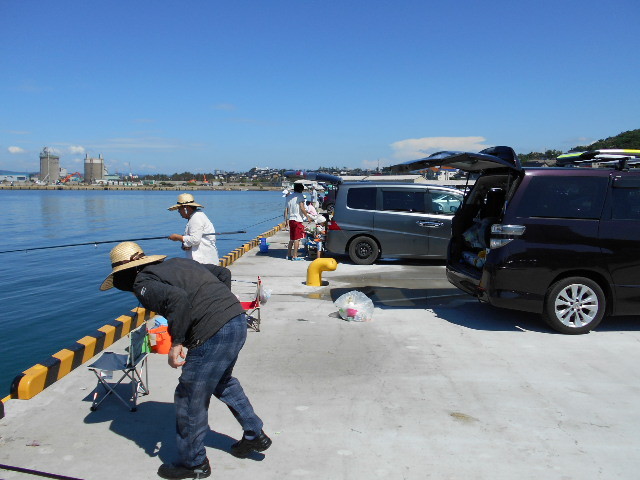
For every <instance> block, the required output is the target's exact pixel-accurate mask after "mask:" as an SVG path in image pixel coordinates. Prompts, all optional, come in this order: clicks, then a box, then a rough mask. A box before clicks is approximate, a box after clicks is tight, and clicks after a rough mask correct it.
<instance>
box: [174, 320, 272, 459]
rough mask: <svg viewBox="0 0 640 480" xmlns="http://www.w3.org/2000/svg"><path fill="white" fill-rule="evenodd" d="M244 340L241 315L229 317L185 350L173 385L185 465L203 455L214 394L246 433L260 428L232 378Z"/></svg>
mask: <svg viewBox="0 0 640 480" xmlns="http://www.w3.org/2000/svg"><path fill="white" fill-rule="evenodd" d="M246 339H247V320H246V316H245V314H244V313H243V314H240V315H238V316H237V317H234V318H232V319H231V320H229V322H227V323H226V324H225V325H224V327H222V328H221V329H220V330H219V331H218V332H217V333H216V334H215V335H214V336H213V337H211V338H210V339H209V340H207V341H206V342H205V343H203V344H202V345H200V346H199V347H197V348H194V349H190V350H189V351H188V352H187V358H186V363H185V364H184V365H183V367H182V374H181V375H180V379H179V382H178V386H177V387H176V393H175V406H176V433H177V444H178V454H179V456H180V461H181V463H182V465H184V466H185V467H194V466H196V465H200V464H202V463H203V462H204V461H205V459H206V458H207V452H206V449H205V446H204V439H205V436H206V435H207V432H208V431H209V414H208V409H209V402H210V400H211V396H212V395H215V396H216V397H217V398H218V399H219V400H221V401H222V402H224V403H225V404H226V405H227V406H228V407H229V410H231V413H233V415H234V416H235V417H236V420H238V422H239V423H240V425H241V426H242V430H244V431H245V432H247V433H248V434H258V433H260V431H261V430H262V420H260V418H259V417H258V416H257V415H256V414H255V413H254V411H253V407H252V406H251V403H250V402H249V399H248V398H247V396H246V395H245V393H244V390H242V386H241V385H240V382H239V381H238V379H236V378H235V377H232V376H231V374H232V372H233V367H234V365H235V364H236V361H237V360H238V354H239V353H240V350H241V349H242V346H243V345H244V342H245V340H246Z"/></svg>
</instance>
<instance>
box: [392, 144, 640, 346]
mask: <svg viewBox="0 0 640 480" xmlns="http://www.w3.org/2000/svg"><path fill="white" fill-rule="evenodd" d="M637 156H640V151H638V150H594V151H590V152H582V153H576V154H568V155H563V156H561V157H559V158H558V164H562V163H565V164H566V165H572V166H565V167H561V168H558V167H552V168H545V167H542V168H526V169H525V168H522V166H521V165H520V162H519V160H518V157H517V155H516V154H515V152H514V151H513V149H511V148H510V147H491V148H488V149H485V150H482V151H481V152H480V153H471V152H439V153H436V154H434V155H431V156H430V157H427V158H424V159H421V160H415V161H412V162H407V163H404V164H400V165H395V166H394V167H393V169H394V170H395V171H397V172H398V173H401V172H408V171H415V170H418V169H423V168H426V167H429V166H431V167H432V166H437V165H447V166H451V167H454V168H458V169H460V170H464V171H466V172H469V173H477V174H480V176H479V177H478V179H477V180H476V182H475V184H474V185H473V187H472V188H471V190H470V191H469V192H468V194H467V195H466V197H465V200H464V203H463V204H462V205H461V207H460V208H459V209H458V210H457V212H456V214H455V216H454V218H453V221H452V236H451V240H450V242H449V247H448V254H447V278H448V279H449V281H450V282H451V283H452V284H453V285H455V286H456V287H458V288H460V289H461V290H463V291H465V292H467V293H469V294H471V295H474V296H476V297H478V298H479V299H480V300H481V301H483V302H487V303H490V304H491V305H494V306H497V307H503V308H511V309H516V310H521V311H527V312H535V313H540V314H542V316H543V317H544V319H545V320H546V322H547V323H548V324H549V326H551V327H552V328H554V329H556V330H558V331H560V332H562V333H569V334H579V333H587V332H589V331H590V330H592V329H593V328H595V327H596V326H597V325H598V324H599V323H600V321H601V320H602V318H603V317H604V316H605V315H612V316H613V315H637V314H638V313H639V312H640V169H638V170H635V169H633V168H629V166H630V164H632V163H634V161H636V160H637V159H636V158H635V157H637ZM630 160H634V161H630ZM580 162H588V163H584V164H583V166H576V165H578V164H580ZM593 162H601V163H602V162H604V163H606V164H612V165H611V166H610V167H607V168H592V167H591V164H592V163H593ZM584 165H588V166H586V167H585V166H584Z"/></svg>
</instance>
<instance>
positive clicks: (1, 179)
mask: <svg viewBox="0 0 640 480" xmlns="http://www.w3.org/2000/svg"><path fill="white" fill-rule="evenodd" d="M28 181H29V174H28V173H12V174H6V175H0V183H11V182H28Z"/></svg>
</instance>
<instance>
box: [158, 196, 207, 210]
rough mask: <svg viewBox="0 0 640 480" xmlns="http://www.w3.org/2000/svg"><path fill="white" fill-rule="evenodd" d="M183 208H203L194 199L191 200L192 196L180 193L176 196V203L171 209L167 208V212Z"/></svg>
mask: <svg viewBox="0 0 640 480" xmlns="http://www.w3.org/2000/svg"><path fill="white" fill-rule="evenodd" d="M185 206H186V207H200V208H204V207H203V206H202V205H200V204H199V203H196V201H195V199H194V198H193V195H191V194H190V193H181V194H180V195H178V203H177V204H176V205H174V206H173V207H169V208H168V209H167V210H177V209H179V208H180V207H185Z"/></svg>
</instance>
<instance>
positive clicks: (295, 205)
mask: <svg viewBox="0 0 640 480" xmlns="http://www.w3.org/2000/svg"><path fill="white" fill-rule="evenodd" d="M302 190H304V185H302V184H301V183H294V184H293V195H289V196H287V200H286V202H287V203H286V206H285V210H284V218H286V219H289V246H288V248H287V260H288V259H291V260H294V261H295V260H303V259H302V258H299V257H298V247H299V245H300V239H302V238H304V236H305V233H304V225H303V223H302V222H303V221H304V217H303V215H304V216H305V217H307V220H309V221H310V222H311V221H313V220H312V218H311V216H310V215H309V213H308V212H307V209H306V208H305V200H304V195H303V194H302Z"/></svg>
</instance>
